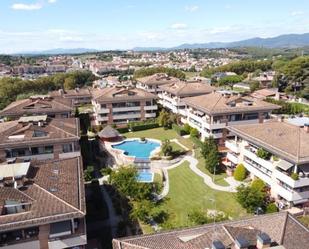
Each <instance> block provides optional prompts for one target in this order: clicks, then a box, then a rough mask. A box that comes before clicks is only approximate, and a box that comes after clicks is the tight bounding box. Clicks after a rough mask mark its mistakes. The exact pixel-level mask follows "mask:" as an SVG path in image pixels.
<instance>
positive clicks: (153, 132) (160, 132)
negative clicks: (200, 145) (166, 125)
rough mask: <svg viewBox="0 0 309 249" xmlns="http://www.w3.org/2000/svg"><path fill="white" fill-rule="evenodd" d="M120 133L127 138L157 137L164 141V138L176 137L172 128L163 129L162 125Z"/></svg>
mask: <svg viewBox="0 0 309 249" xmlns="http://www.w3.org/2000/svg"><path fill="white" fill-rule="evenodd" d="M122 135H123V136H125V137H127V138H132V137H146V138H154V139H158V140H161V141H164V140H166V139H169V140H171V139H174V138H178V134H177V133H176V132H175V131H174V130H164V129H163V128H162V127H160V128H154V129H150V130H144V131H134V132H127V133H123V134H122Z"/></svg>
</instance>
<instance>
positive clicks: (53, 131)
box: [0, 118, 80, 148]
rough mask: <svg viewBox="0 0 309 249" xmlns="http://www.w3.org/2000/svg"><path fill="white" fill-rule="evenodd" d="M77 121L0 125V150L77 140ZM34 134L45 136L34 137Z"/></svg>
mask: <svg viewBox="0 0 309 249" xmlns="http://www.w3.org/2000/svg"><path fill="white" fill-rule="evenodd" d="M79 130H80V129H79V120H78V119H76V118H63V119H51V120H48V121H47V123H46V124H44V126H38V125H37V124H33V123H28V124H22V123H19V122H18V121H9V122H4V123H0V148H6V147H7V146H12V145H13V146H14V145H18V146H20V145H22V144H27V145H29V144H32V145H33V144H48V143H50V142H61V141H63V142H65V141H77V140H79ZM36 132H42V133H44V134H45V135H46V136H38V137H35V135H34V134H35V133H36Z"/></svg>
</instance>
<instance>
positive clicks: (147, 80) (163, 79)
mask: <svg viewBox="0 0 309 249" xmlns="http://www.w3.org/2000/svg"><path fill="white" fill-rule="evenodd" d="M137 81H139V82H141V83H143V84H145V85H148V86H154V85H155V86H162V85H165V84H171V83H177V82H180V79H178V78H175V77H170V76H168V75H167V74H165V73H156V74H153V75H150V76H146V77H143V78H139V79H137Z"/></svg>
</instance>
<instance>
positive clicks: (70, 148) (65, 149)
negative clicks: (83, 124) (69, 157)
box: [62, 144, 73, 153]
mask: <svg viewBox="0 0 309 249" xmlns="http://www.w3.org/2000/svg"><path fill="white" fill-rule="evenodd" d="M72 151H73V146H72V144H63V145H62V152H63V153H69V152H72Z"/></svg>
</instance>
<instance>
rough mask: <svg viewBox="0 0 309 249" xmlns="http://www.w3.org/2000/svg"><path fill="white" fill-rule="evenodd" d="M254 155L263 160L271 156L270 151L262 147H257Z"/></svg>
mask: <svg viewBox="0 0 309 249" xmlns="http://www.w3.org/2000/svg"><path fill="white" fill-rule="evenodd" d="M256 155H257V156H258V157H260V158H262V159H265V160H269V159H270V157H271V153H270V152H268V151H266V150H264V149H263V148H259V149H258V150H257V152H256Z"/></svg>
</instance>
